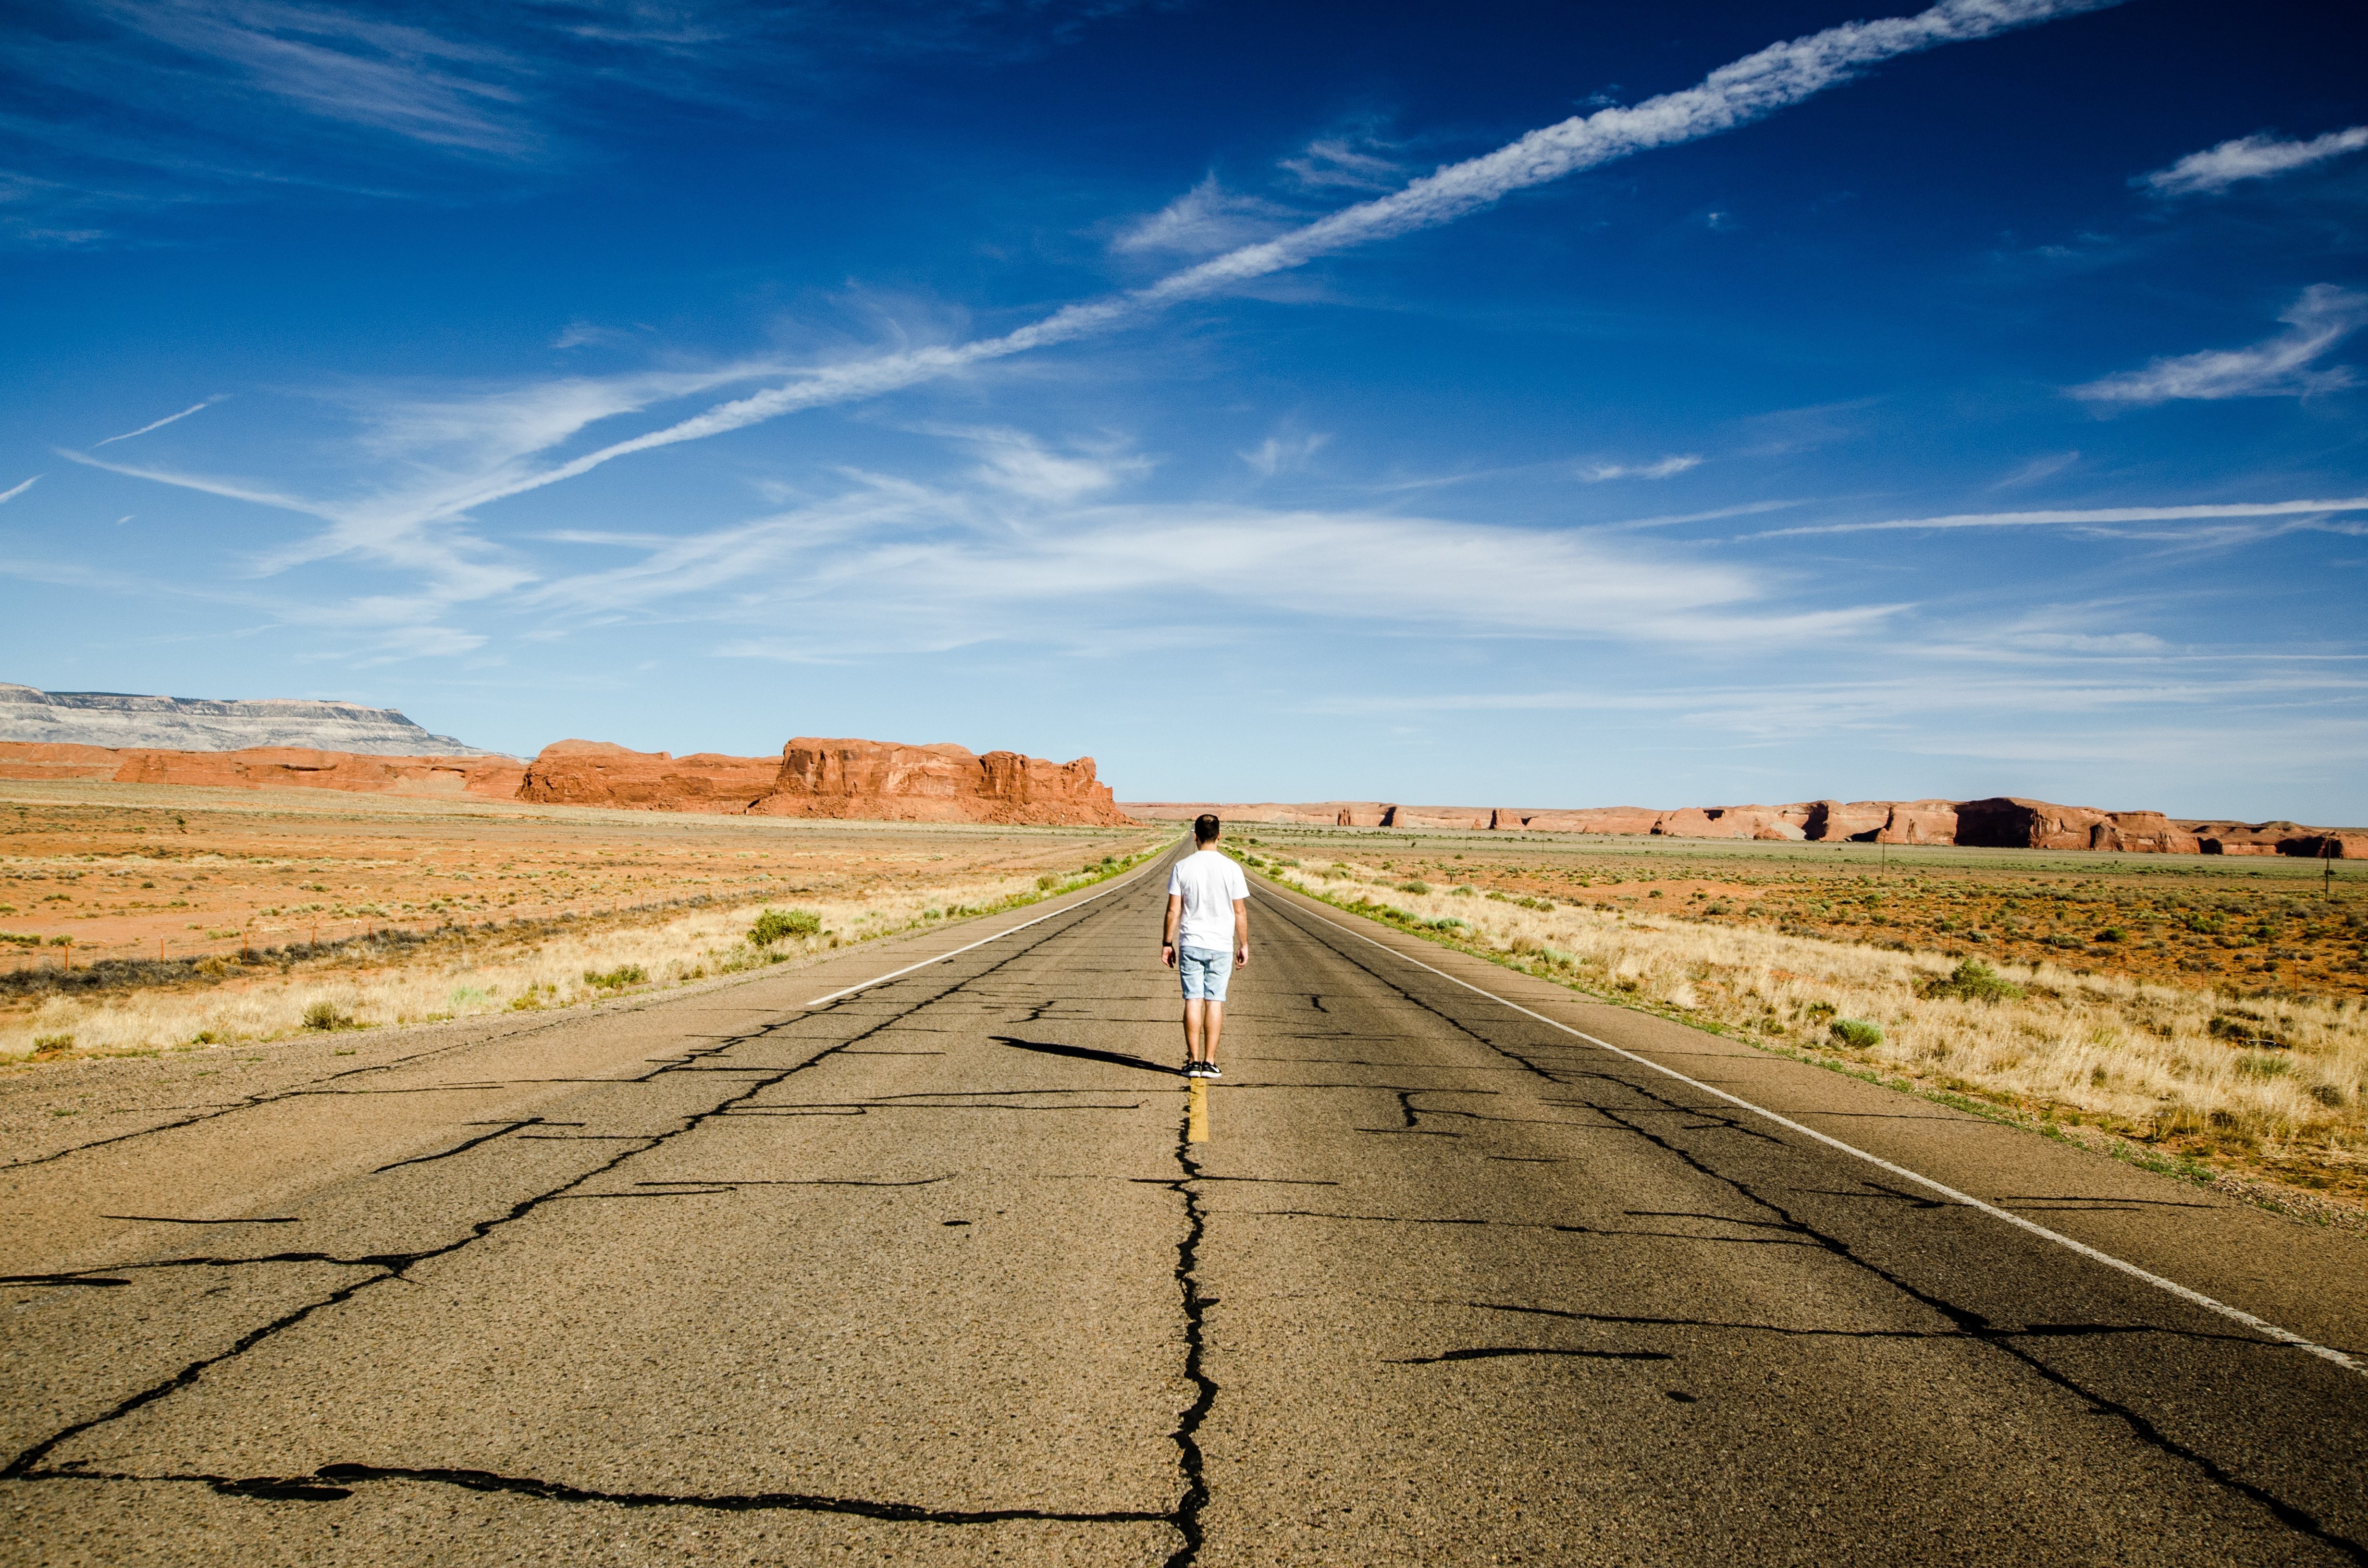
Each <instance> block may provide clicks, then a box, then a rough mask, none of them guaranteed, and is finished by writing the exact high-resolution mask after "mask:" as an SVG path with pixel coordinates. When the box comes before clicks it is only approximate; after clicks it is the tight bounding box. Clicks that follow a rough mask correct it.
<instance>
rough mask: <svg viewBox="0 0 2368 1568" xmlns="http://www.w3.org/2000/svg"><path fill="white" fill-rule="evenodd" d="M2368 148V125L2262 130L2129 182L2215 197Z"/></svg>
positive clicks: (2176, 193) (2179, 193)
mask: <svg viewBox="0 0 2368 1568" xmlns="http://www.w3.org/2000/svg"><path fill="white" fill-rule="evenodd" d="M2364 147H2368V125H2354V126H2351V128H2349V129H2348V130H2343V131H2328V133H2327V134H2326V135H2324V136H2314V137H2312V138H2311V139H2310V140H2309V141H2307V142H2292V141H2287V140H2285V139H2284V138H2282V137H2277V136H2272V135H2270V134H2269V133H2268V132H2266V131H2263V132H2259V133H2257V134H2255V135H2251V136H2239V137H2237V138H2235V139H2234V140H2232V141H2227V142H2221V143H2220V144H2219V145H2218V146H2216V147H2207V148H2205V149H2204V150H2203V152H2201V153H2189V154H2187V156H2185V157H2184V158H2181V159H2180V160H2179V162H2177V163H2175V164H2173V165H2170V166H2169V168H2167V169H2157V170H2155V171H2154V172H2153V173H2152V174H2146V175H2140V176H2137V177H2136V178H2135V179H2134V180H2132V181H2131V182H2130V183H2131V184H2132V185H2135V186H2140V187H2144V188H2146V189H2148V190H2151V191H2153V192H2154V193H2155V194H2156V195H2157V196H2217V195H2219V194H2220V193H2221V192H2222V191H2224V190H2226V189H2227V188H2228V187H2230V186H2233V185H2238V184H2241V183H2243V182H2244V181H2246V180H2255V179H2271V178H2273V177H2275V176H2279V175H2283V174H2292V173H2293V172H2294V170H2296V169H2306V168H2308V167H2310V165H2313V164H2323V163H2325V162H2327V161H2328V159H2329V158H2340V157H2342V156H2343V155H2344V154H2345V153H2357V152H2359V151H2360V150H2361V149H2362V148H2364Z"/></svg>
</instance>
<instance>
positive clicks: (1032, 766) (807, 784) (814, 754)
mask: <svg viewBox="0 0 2368 1568" xmlns="http://www.w3.org/2000/svg"><path fill="white" fill-rule="evenodd" d="M749 809H750V810H751V811H753V812H757V813H758V814H760V815H764V816H784V817H860V818H865V819H870V820H875V821H884V822H994V823H1041V824H1067V825H1071V826H1123V825H1125V824H1129V823H1131V822H1132V821H1133V818H1131V817H1129V816H1128V815H1127V814H1126V813H1125V812H1121V811H1120V810H1119V809H1118V807H1117V805H1116V804H1114V803H1113V802H1112V801H1111V800H1110V786H1109V785H1107V784H1103V783H1101V782H1099V780H1098V779H1096V778H1095V777H1094V759H1093V758H1092V757H1089V756H1081V757H1079V758H1077V759H1076V761H1075V762H1064V763H1053V762H1047V761H1045V760H1044V759H1043V758H1042V757H1034V756H1021V755H1019V753H1018V752H1013V751H991V752H988V753H987V754H986V755H985V756H979V755H977V754H976V753H974V752H972V751H970V750H969V749H967V748H966V747H962V746H958V745H949V744H938V745H925V746H916V745H899V744H894V743H893V742H881V741H857V740H823V739H817V738H815V737H814V736H810V735H802V736H800V737H798V738H797V739H795V740H793V741H791V742H790V744H787V745H785V746H783V747H782V748H781V761H780V769H779V771H778V773H777V774H776V776H775V778H774V780H773V786H772V790H771V791H770V792H769V793H768V794H767V795H766V796H765V798H764V799H762V800H760V801H757V803H756V804H755V805H753V806H751V807H750V808H749Z"/></svg>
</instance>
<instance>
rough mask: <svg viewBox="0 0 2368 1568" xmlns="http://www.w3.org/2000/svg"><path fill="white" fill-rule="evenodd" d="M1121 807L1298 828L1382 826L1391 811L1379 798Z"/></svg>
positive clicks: (1161, 818) (1160, 817)
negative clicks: (1205, 814) (1205, 813)
mask: <svg viewBox="0 0 2368 1568" xmlns="http://www.w3.org/2000/svg"><path fill="white" fill-rule="evenodd" d="M1118 809H1119V810H1121V811H1122V812H1126V813H1127V815H1129V816H1132V817H1138V818H1141V819H1143V820H1144V821H1146V822H1190V821H1191V820H1192V819H1193V818H1194V817H1197V816H1199V815H1200V814H1201V812H1211V811H1212V812H1216V813H1217V814H1218V815H1219V816H1221V817H1223V818H1224V820H1225V821H1227V822H1246V823H1273V824H1278V825H1288V826H1295V827H1379V826H1381V825H1382V819H1383V817H1384V816H1386V815H1388V814H1389V812H1390V807H1389V806H1388V805H1387V804H1386V803H1384V802H1383V801H1307V802H1304V803H1303V804H1295V805H1285V804H1281V803H1278V802H1276V801H1247V802H1243V803H1240V804H1235V805H1224V806H1212V805H1210V804H1208V803H1207V802H1206V801H1120V802H1119V808H1118Z"/></svg>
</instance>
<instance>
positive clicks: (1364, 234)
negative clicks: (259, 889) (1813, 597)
mask: <svg viewBox="0 0 2368 1568" xmlns="http://www.w3.org/2000/svg"><path fill="white" fill-rule="evenodd" d="M2119 3H2120V0H1941V4H1939V5H1937V6H1932V7H1931V8H1930V9H1929V10H1926V11H1922V12H1918V14H1916V15H1915V16H1912V17H1884V18H1881V19H1879V20H1875V21H1870V22H1850V23H1846V24H1844V25H1842V26H1839V27H1835V28H1827V29H1826V30H1825V31H1823V32H1818V33H1812V34H1809V35H1807V36H1806V37H1804V38H1799V39H1794V40H1791V41H1789V42H1785V43H1778V44H1771V45H1770V46H1769V47H1768V48H1766V49H1763V50H1760V51H1758V52H1757V53H1754V54H1750V55H1747V56H1745V57H1744V58H1743V59H1741V60H1737V61H1735V62H1732V63H1730V64H1726V65H1723V66H1720V67H1719V68H1718V69H1717V70H1715V71H1713V72H1712V73H1711V74H1709V75H1708V76H1707V77H1705V78H1704V79H1703V80H1702V83H1701V84H1700V85H1696V86H1693V87H1689V88H1686V89H1684V90H1682V91H1679V92H1674V93H1667V94H1664V95H1662V96H1661V97H1655V98H1649V99H1646V100H1645V102H1643V103H1640V104H1636V105H1634V106H1632V107H1624V108H1622V107H1614V108H1603V109H1600V110H1597V111H1596V112H1595V113H1593V114H1588V115H1577V116H1573V117H1572V118H1571V119H1565V120H1563V121H1561V122H1559V123H1557V124H1554V125H1550V126H1547V127H1545V128H1543V129H1542V130H1539V131H1531V132H1530V133H1529V134H1528V135H1526V136H1523V137H1521V138H1520V140H1518V141H1515V142H1509V143H1508V144H1507V145H1505V146H1503V147H1500V148H1498V149H1497V150H1496V151H1495V152H1493V153H1485V154H1483V155H1481V156H1479V157H1476V158H1468V159H1465V160H1464V161H1463V162H1461V163H1457V164H1451V165H1446V166H1445V167H1443V168H1440V170H1438V171H1437V172H1435V173H1433V174H1430V175H1427V176H1424V177H1422V178H1421V179H1418V180H1416V181H1413V182H1412V183H1411V184H1408V185H1406V186H1405V187H1402V188H1400V189H1398V190H1396V191H1394V192H1392V193H1391V194H1389V195H1387V196H1383V197H1377V198H1375V199H1372V200H1370V201H1362V202H1359V203H1357V204H1356V205H1354V206H1351V207H1348V208H1344V209H1342V210H1339V211H1337V212H1334V213H1331V214H1330V215H1328V216H1326V217H1324V218H1321V219H1318V220H1316V221H1315V222H1312V223H1307V224H1304V225H1302V226H1301V227H1299V228H1296V229H1293V230H1292V231H1290V232H1288V233H1283V234H1280V235H1277V236H1275V237H1274V238H1272V239H1269V240H1264V241H1260V242H1258V243H1255V244H1246V245H1241V246H1238V247H1236V248H1235V249H1233V250H1231V251H1228V252H1226V253H1224V255H1222V256H1213V257H1212V258H1211V259H1209V260H1207V261H1204V262H1201V263H1199V264H1198V265H1196V266H1192V267H1186V268H1184V269H1182V270H1180V271H1178V272H1174V273H1171V274H1169V275H1168V276H1167V277H1166V278H1161V279H1159V280H1158V281H1156V282H1154V283H1151V284H1147V285H1145V286H1144V287H1143V288H1140V289H1136V290H1131V291H1129V292H1127V293H1123V294H1118V295H1110V296H1106V297H1104V298H1102V299H1099V300H1091V301H1081V302H1079V303H1076V304H1072V305H1068V306H1064V307H1063V308H1062V309H1060V310H1058V311H1055V312H1053V313H1052V314H1050V315H1048V316H1045V317H1043V318H1042V319H1041V320H1038V321H1035V322H1031V323H1030V324H1027V325H1025V326H1021V327H1019V328H1017V329H1015V330H1013V331H1011V332H1008V333H1005V334H1003V335H1000V336H996V337H986V338H977V339H973V340H972V341H970V342H967V343H962V344H950V345H932V346H928V347H918V348H910V349H904V350H900V351H897V352H894V353H890V354H883V355H877V356H873V357H871V358H853V359H848V360H846V361H843V362H840V363H837V364H831V365H824V366H818V367H815V368H814V369H810V370H808V371H806V372H804V373H803V374H802V375H801V376H799V377H798V379H796V380H794V381H790V382H788V383H787V384H785V385H782V386H779V387H772V388H768V389H767V390H765V391H763V392H756V393H753V394H751V395H750V396H747V397H745V398H739V399H735V400H734V401H733V402H730V403H719V404H717V405H716V406H714V407H712V408H710V409H708V410H706V411H705V412H703V413H700V414H699V415H693V416H692V417H690V418H688V419H684V420H680V421H677V422H676V423H675V424H672V425H669V426H665V427H663V428H660V429H656V430H651V431H648V432H645V433H643V434H642V435H639V436H634V437H629V438H627V439H624V440H621V441H615V442H611V443H609V444H608V445H606V446H603V447H600V448H598V449H595V450H593V451H589V452H585V453H583V454H581V455H579V456H577V457H575V458H572V459H569V460H567V461H565V462H562V463H558V464H554V465H552V466H551V467H549V468H546V469H543V470H541V471H539V472H532V473H529V474H526V475H522V476H518V477H516V478H502V479H498V480H495V481H491V482H489V483H486V484H484V485H483V486H481V487H480V488H478V489H477V490H476V491H475V492H473V493H472V494H467V495H465V496H455V497H454V498H453V499H452V500H451V501H450V502H449V503H447V507H448V509H447V510H446V511H445V512H444V513H443V514H441V515H445V516H450V515H455V514H457V513H458V512H460V511H462V510H465V509H466V508H468V507H470V506H481V505H484V504H486V503H488V502H493V501H497V500H502V499H506V498H507V497H509V496H512V495H517V494H523V493H525V492H526V491H529V490H533V489H538V488H541V486H544V485H548V484H556V483H562V482H564V481H566V480H570V479H574V478H576V477H578V476H579V475H582V474H585V473H588V472H591V471H592V470H594V469H596V468H598V467H600V466H601V465H602V464H605V463H609V462H613V461H615V460H617V459H619V458H622V457H628V456H631V455H632V454H634V453H637V452H644V451H651V450H655V449H659V448H663V447H670V446H675V445H678V444H680V443H683V442H686V441H698V440H704V439H707V438H708V437H714V436H720V435H723V434H726V433H728V432H731V431H734V430H742V429H746V428H747V427H749V426H754V425H758V424H762V423H764V422H766V421H768V420H772V419H777V418H780V417H781V416H782V415H788V414H792V413H796V412H798V411H801V410H803V409H810V408H818V407H824V406H827V405H830V404H835V403H848V402H851V401H855V400H858V399H862V398H871V397H878V396H881V395H883V394H885V393H888V392H896V391H901V390H903V389H905V388H907V387H911V386H915V385H917V384H920V383H922V382H924V381H935V380H938V379H940V378H943V377H947V376H954V375H959V374H962V373H963V372H966V371H969V370H973V369H977V368H979V367H982V366H985V365H987V364H990V363H992V362H994V361H996V360H999V359H1004V358H1009V357H1011V356H1014V355H1018V354H1025V353H1030V352H1032V351H1034V350H1037V349H1042V348H1048V347H1055V346H1057V345H1061V344H1065V343H1071V342H1075V341H1076V340H1078V339H1081V338H1085V337H1088V336H1093V335H1099V334H1103V333H1108V332H1111V331H1115V330H1117V329H1119V328H1121V327H1123V326H1126V325H1128V324H1132V323H1133V322H1135V321H1137V320H1140V319H1142V318H1144V317H1145V316H1148V315H1150V314H1152V313H1154V312H1158V311H1161V310H1164V309H1166V308H1167V307H1169V306H1171V305H1174V304H1178V303H1180V302H1182V301H1188V300H1195V299H1201V298H1206V297H1208V296H1210V295H1212V294H1217V293H1220V292H1223V291H1224V290H1227V289H1229V288H1232V287H1234V286H1235V285H1237V284H1241V283H1246V282H1249V281H1251V280H1254V279H1256V278H1264V277H1268V276H1270V275H1272V274H1275V273H1278V272H1282V271H1286V270H1290V269H1292V268H1295V267H1304V266H1306V265H1307V264H1308V263H1310V262H1313V261H1315V260H1317V259H1319V258H1321V257H1324V256H1334V255H1338V254H1340V253H1343V252H1346V251H1349V250H1353V249H1356V248H1359V247H1360V246H1364V245H1369V244H1378V243H1380V242H1383V241H1385V240H1390V239H1395V238H1397V237H1399V236H1402V235H1405V234H1409V233H1416V232H1417V231H1420V230H1423V229H1429V228H1435V227H1438V226H1440V225H1442V224H1446V223H1451V222H1455V221H1456V220H1457V219H1460V218H1463V217H1467V216H1469V215H1470V214H1472V213H1474V212H1477V211H1480V210H1483V209H1485V208H1487V207H1489V206H1492V205H1494V204H1495V203H1496V202H1497V201H1500V200H1502V199H1504V198H1505V197H1507V196H1509V195H1511V194H1513V193H1514V192H1516V191H1520V190H1525V189H1529V188H1531V187H1536V186H1540V185H1545V184H1549V183H1552V182H1553V181H1555V180H1560V179H1564V178H1567V177H1568V176H1571V175H1574V174H1577V173H1579V172H1580V171H1582V170H1585V169H1590V168H1595V167H1599V166H1600V165H1604V164H1608V163H1611V162H1614V161H1616V160H1618V159H1621V158H1625V157H1631V156H1634V154H1636V153H1643V152H1646V151H1649V150H1652V149H1654V148H1657V147H1668V146H1675V145H1678V144H1679V143H1682V142H1691V141H1696V140H1699V139H1701V138H1702V137H1706V136H1715V135H1720V134H1723V133H1725V132H1726V131H1733V130H1736V129H1738V128H1739V127H1742V126H1745V125H1748V124H1750V123H1752V122H1754V121H1756V120H1759V119H1765V118H1766V117H1767V116H1769V115H1770V114H1774V113H1776V112H1778V111H1779V110H1781V109H1783V108H1789V107H1791V106H1792V105H1793V104H1797V103H1801V102H1803V101H1804V100H1806V99H1808V98H1811V97H1816V95H1818V94H1819V93H1822V92H1825V91H1827V90H1828V89H1830V88H1833V87H1836V86H1839V85H1842V84H1844V83H1846V82H1849V81H1851V80H1853V79H1855V78H1856V77H1858V76H1859V75H1861V74H1863V73H1865V72H1866V71H1868V70H1871V69H1872V68H1873V67H1874V66H1876V65H1878V64H1880V63H1882V62H1884V61H1887V60H1893V59H1896V58H1898V57H1900V56H1902V55H1906V54H1912V53H1916V52H1918V51H1924V50H1929V49H1937V48H1940V47H1942V46H1944V45H1947V44H1952V43H1961V42H1966V41H1969V40H1975V39H1983V38H1988V37H1992V36H1995V35H1996V34H1998V33H2002V32H2006V31H2009V30H2011V29H2014V28H2025V27H2031V26H2034V25H2037V24H2040V23H2044V22H2048V21H2053V20H2055V19H2056V18H2058V17H2067V16H2074V15H2078V14H2081V13H2084V12H2089V11H2095V10H2100V9H2103V8H2105V7H2107V6H2112V5H2116V4H2119Z"/></svg>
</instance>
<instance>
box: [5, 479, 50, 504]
mask: <svg viewBox="0 0 2368 1568" xmlns="http://www.w3.org/2000/svg"><path fill="white" fill-rule="evenodd" d="M40 482H41V476H40V474H38V473H37V474H35V475H33V477H32V478H30V479H28V480H27V481H25V483H22V484H20V485H18V486H17V488H16V489H14V490H0V501H14V500H15V499H16V498H17V496H19V495H22V494H24V493H25V492H26V491H28V490H30V489H31V488H33V486H34V485H36V484H39V483H40Z"/></svg>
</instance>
